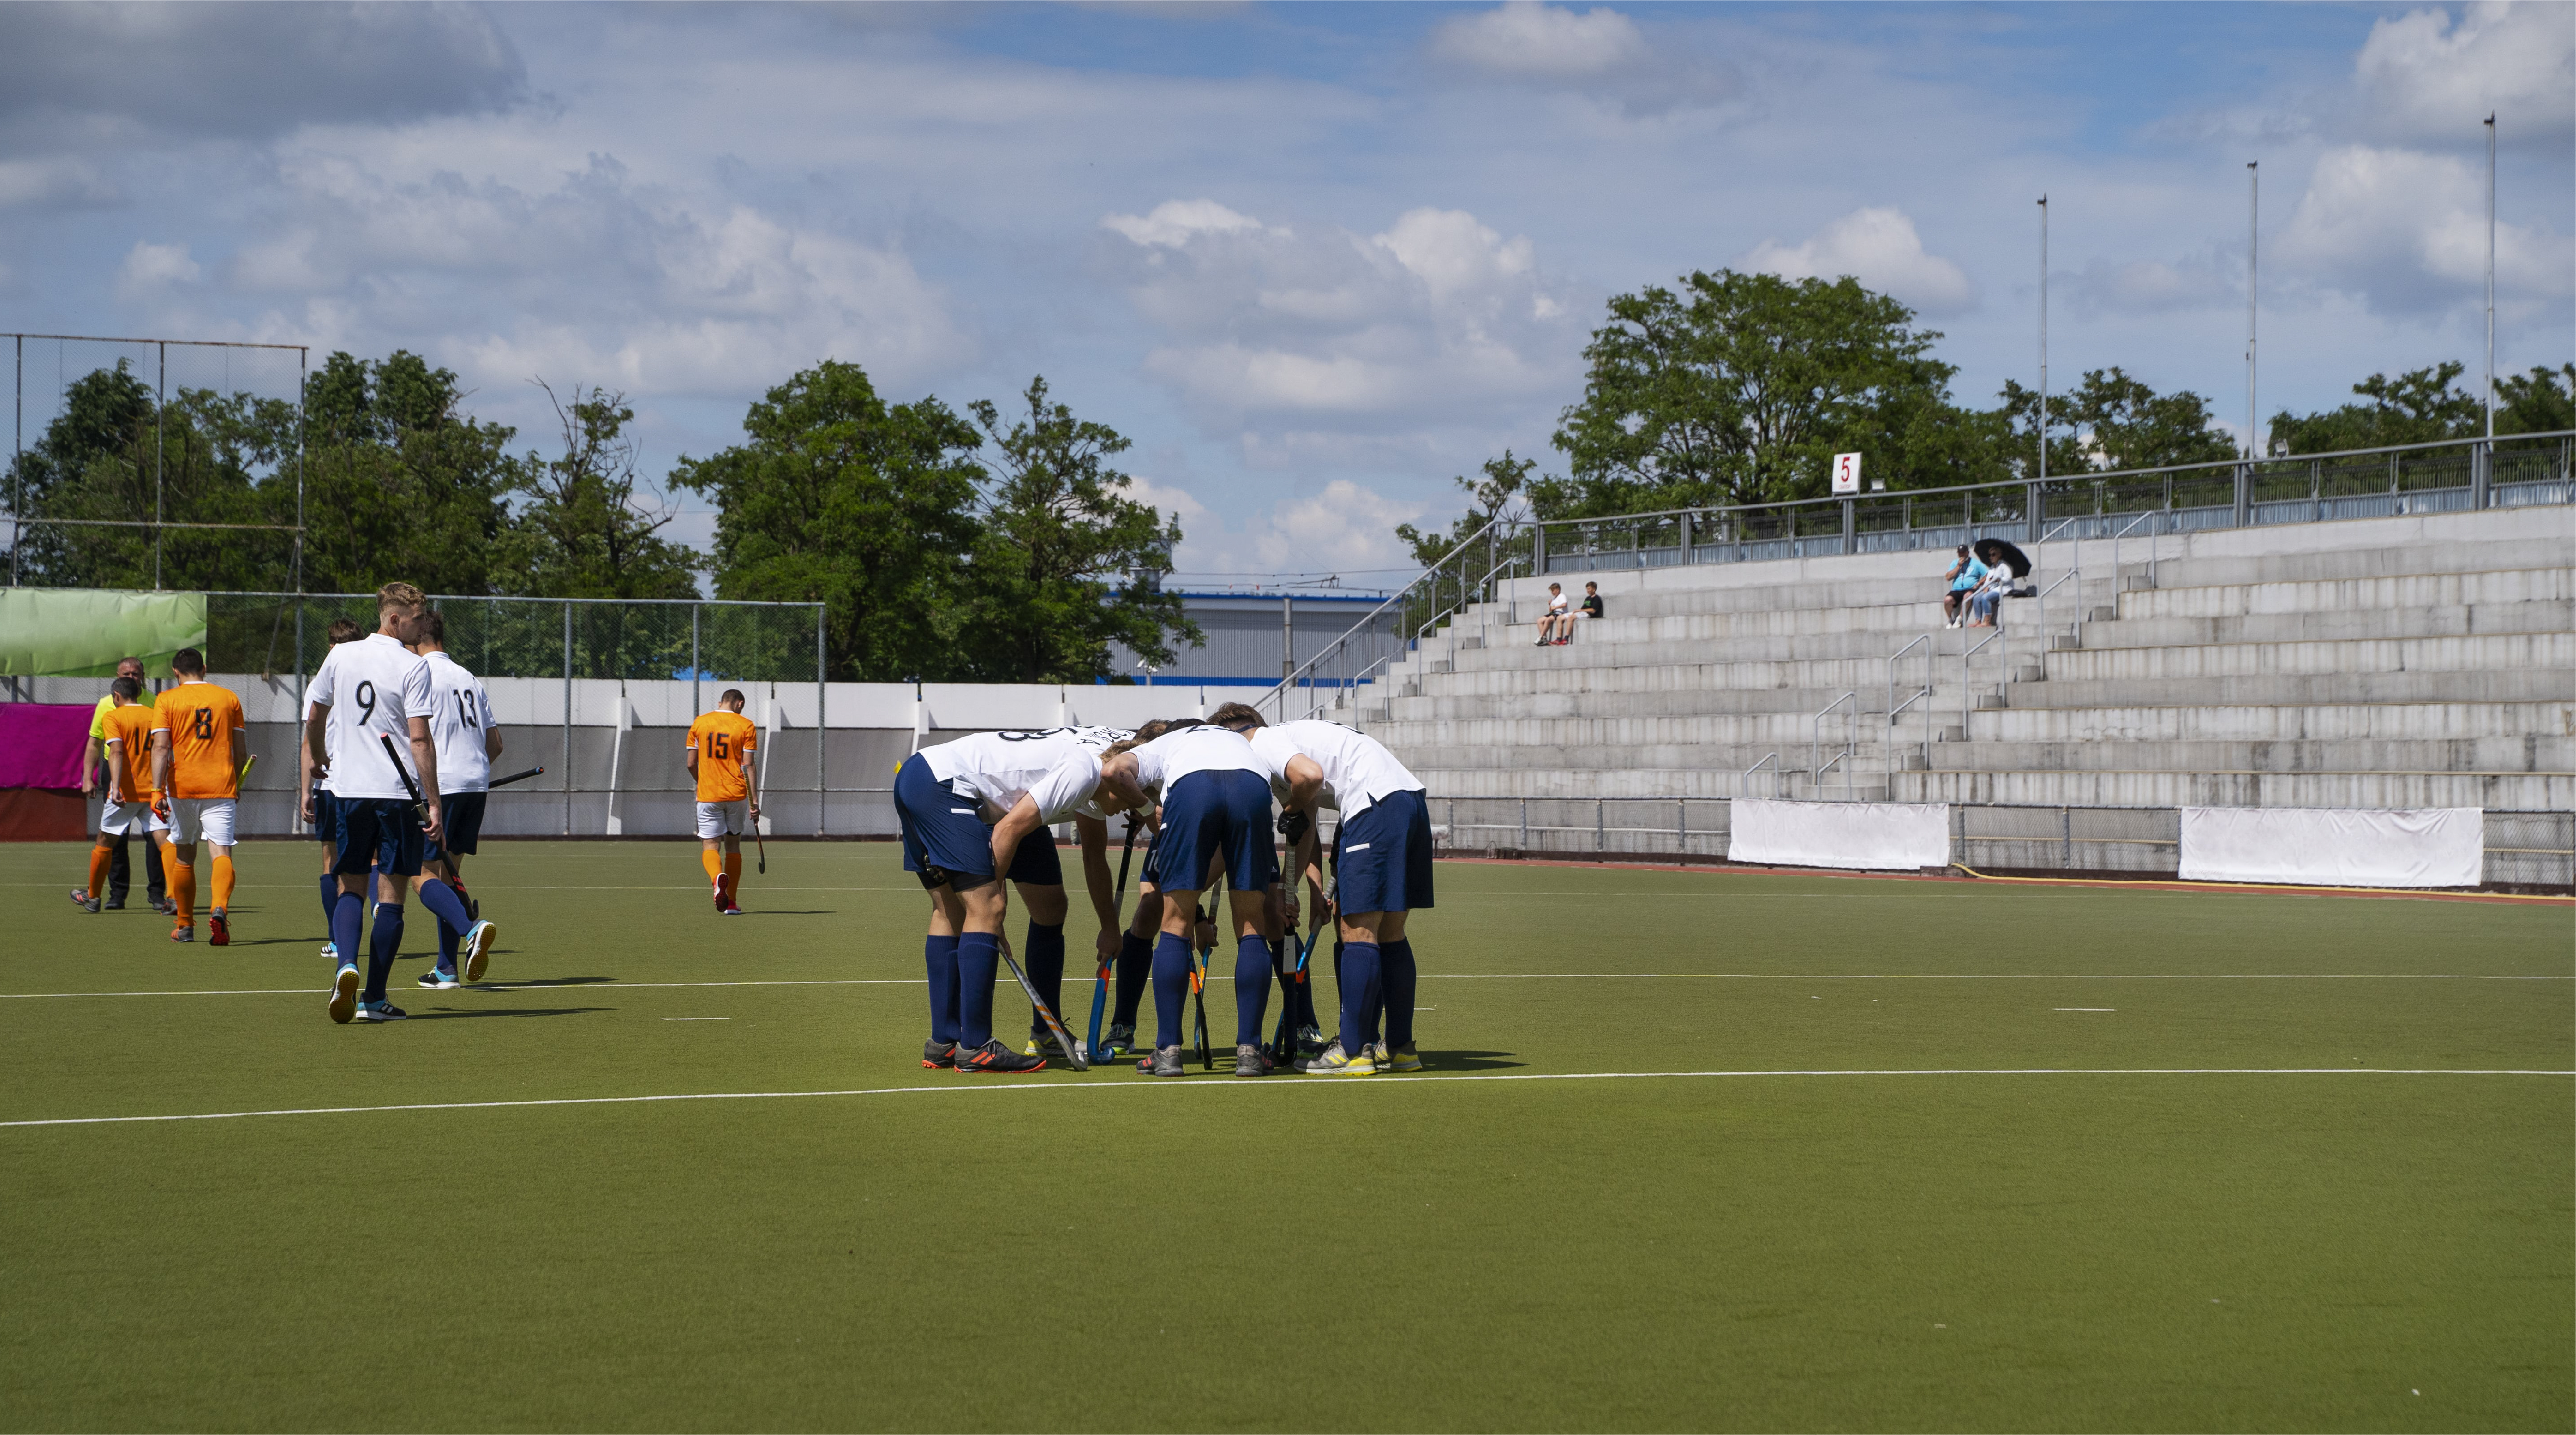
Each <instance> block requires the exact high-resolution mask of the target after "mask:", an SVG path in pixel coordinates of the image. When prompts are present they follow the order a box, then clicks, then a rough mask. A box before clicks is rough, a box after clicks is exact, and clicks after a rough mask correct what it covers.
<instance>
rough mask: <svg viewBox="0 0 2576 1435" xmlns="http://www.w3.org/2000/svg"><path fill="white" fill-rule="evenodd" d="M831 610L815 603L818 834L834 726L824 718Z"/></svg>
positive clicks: (815, 720)
mask: <svg viewBox="0 0 2576 1435" xmlns="http://www.w3.org/2000/svg"><path fill="white" fill-rule="evenodd" d="M826 612H827V610H826V609H825V607H824V606H823V605H822V604H820V603H817V604H815V605H814V835H815V836H817V837H820V836H822V835H823V829H824V826H825V822H824V817H825V806H824V804H825V801H826V799H825V798H824V795H823V794H824V792H825V790H826V789H825V788H824V785H823V745H824V744H825V743H826V742H828V741H830V740H831V736H832V726H831V724H829V723H827V722H825V721H824V720H823V704H824V701H825V699H826V696H827V694H826V692H825V682H824V680H825V678H826V677H828V676H829V673H828V670H827V667H826V659H825V657H824V647H823V619H824V616H825V613H826Z"/></svg>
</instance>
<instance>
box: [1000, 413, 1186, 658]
mask: <svg viewBox="0 0 2576 1435" xmlns="http://www.w3.org/2000/svg"><path fill="white" fill-rule="evenodd" d="M1021 399H1022V401H1023V402H1024V403H1026V404H1027V406H1028V411H1027V413H1026V415H1025V416H1018V415H1015V416H1014V417H1013V419H1012V421H1011V423H1010V425H1009V427H1008V428H1005V427H1004V426H1003V422H1002V412H1001V410H1000V409H999V408H998V407H997V406H995V405H994V404H993V403H992V402H991V401H990V400H986V399H978V400H977V401H976V402H975V403H974V405H973V406H972V411H973V413H974V415H975V422H976V425H977V426H978V427H979V428H981V429H982V430H983V433H984V437H985V440H986V442H987V444H988V446H989V447H990V449H991V450H992V452H993V455H994V459H993V464H992V467H991V468H990V469H989V470H988V471H987V474H988V476H987V478H986V480H985V481H984V482H983V483H982V484H981V485H980V486H979V487H980V494H979V505H978V507H979V516H980V518H981V519H982V523H981V527H980V530H979V531H978V533H977V535H976V539H975V543H974V547H973V550H972V554H971V558H970V560H969V562H968V563H967V564H966V566H965V568H964V570H963V572H962V573H961V574H960V575H959V576H960V577H961V579H962V580H963V596H964V597H965V600H966V602H965V616H966V619H967V621H966V622H965V624H964V626H963V627H962V628H961V630H960V632H959V635H958V636H959V646H960V649H961V651H962V653H963V655H964V656H965V658H966V661H967V663H968V665H969V668H970V670H971V672H972V673H973V675H974V676H975V677H976V678H977V679H979V680H981V681H984V682H997V683H1037V682H1091V681H1094V680H1096V679H1100V678H1105V677H1108V676H1110V665H1109V648H1110V644H1112V643H1113V642H1114V643H1118V644H1122V645H1124V646H1125V647H1126V648H1127V649H1128V650H1129V651H1130V652H1133V653H1136V654H1137V655H1139V656H1140V657H1142V658H1144V659H1145V660H1146V661H1147V662H1149V663H1152V664H1153V665H1155V666H1157V667H1161V666H1165V665H1168V664H1169V663H1170V662H1171V661H1172V647H1171V640H1172V639H1173V638H1181V639H1186V640H1188V641H1189V642H1191V643H1193V644H1195V643H1196V642H1198V641H1199V630H1198V628H1197V626H1196V625H1195V624H1193V623H1191V622H1190V621H1189V619H1188V618H1187V617H1186V616H1184V614H1183V611H1182V605H1181V599H1180V595H1179V594H1176V593H1165V592H1163V591H1162V590H1161V586H1160V584H1159V583H1153V582H1148V581H1143V575H1149V574H1150V575H1154V576H1157V577H1159V576H1160V575H1161V574H1164V573H1168V572H1170V571H1171V567H1172V560H1171V556H1170V555H1171V551H1172V547H1173V545H1175V544H1177V543H1179V542H1180V540H1181V527H1180V524H1179V523H1178V522H1176V521H1175V522H1165V521H1164V520H1163V518H1162V516H1161V515H1160V514H1158V513H1156V512H1155V511H1154V509H1153V508H1152V507H1151V506H1150V505H1148V504H1143V503H1139V502H1137V501H1136V500H1135V499H1132V498H1129V497H1127V496H1126V495H1125V493H1124V492H1123V490H1124V489H1125V488H1126V487H1127V485H1128V481H1129V480H1128V478H1127V475H1125V474H1123V473H1120V472H1118V471H1117V470H1115V469H1112V468H1110V467H1108V466H1107V464H1106V462H1105V460H1107V459H1109V458H1112V457H1114V456H1116V455H1118V454H1121V453H1124V452H1126V450H1127V448H1128V441H1127V439H1126V437H1125V436H1123V435H1121V434H1120V433H1118V432H1117V431H1116V430H1115V429H1112V428H1109V427H1108V426H1107V425H1105V424H1099V423H1094V422H1091V421H1090V420H1088V419H1078V418H1076V417H1074V414H1073V411H1072V410H1071V409H1069V408H1067V407H1066V406H1065V405H1063V404H1051V403H1049V402H1048V401H1047V386H1046V380H1045V379H1044V378H1034V379H1031V380H1030V381H1029V387H1028V390H1027V392H1025V393H1023V394H1022V395H1021ZM1122 574H1123V575H1126V577H1125V581H1124V582H1113V581H1112V575H1122Z"/></svg>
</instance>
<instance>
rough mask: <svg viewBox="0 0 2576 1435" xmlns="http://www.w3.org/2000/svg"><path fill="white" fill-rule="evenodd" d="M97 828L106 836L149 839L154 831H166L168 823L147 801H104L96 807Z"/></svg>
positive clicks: (168, 827)
mask: <svg viewBox="0 0 2576 1435" xmlns="http://www.w3.org/2000/svg"><path fill="white" fill-rule="evenodd" d="M98 830H99V832H100V833H101V835H103V836H108V837H141V838H143V839H145V840H147V841H148V840H150V839H151V836H152V834H153V833H155V832H167V831H168V830H170V824H169V823H167V822H164V821H162V820H161V814H160V813H157V812H155V811H153V810H152V804H151V803H149V802H106V801H101V802H100V803H99V807H98Z"/></svg>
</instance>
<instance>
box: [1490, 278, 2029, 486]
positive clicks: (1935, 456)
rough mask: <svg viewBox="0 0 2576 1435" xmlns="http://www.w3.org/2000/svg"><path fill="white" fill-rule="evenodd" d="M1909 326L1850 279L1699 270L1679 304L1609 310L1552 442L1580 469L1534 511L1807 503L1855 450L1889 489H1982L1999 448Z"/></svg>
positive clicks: (1893, 304)
mask: <svg viewBox="0 0 2576 1435" xmlns="http://www.w3.org/2000/svg"><path fill="white" fill-rule="evenodd" d="M1913 321H1914V312H1913V311H1912V310H1911V309H1908V308H1907V307H1906V306H1904V305H1903V304H1901V303H1898V302H1897V301H1896V300H1894V299H1891V298H1888V297H1887V296H1886V295H1883V294H1874V293H1871V292H1870V291H1869V290H1867V289H1864V288H1862V287H1861V285H1860V283H1859V281H1858V280H1855V279H1851V278H1848V277H1846V278H1842V279H1838V280H1834V281H1832V282H1830V283H1829V282H1827V281H1825V280H1822V279H1804V280H1798V281H1795V282H1792V281H1790V280H1786V279H1782V278H1779V277H1777V276H1775V275H1769V274H1738V273H1736V272H1734V271H1733V270H1725V269H1722V270H1719V271H1718V272H1717V273H1715V274H1708V273H1704V272H1699V271H1693V272H1692V273H1690V274H1689V275H1686V276H1684V278H1683V279H1682V281H1681V285H1680V288H1679V292H1675V291H1673V290H1667V289H1664V288H1661V287H1649V288H1647V289H1645V290H1644V291H1643V292H1641V293H1637V294H1622V295H1619V296H1617V297H1615V298H1613V299H1612V300H1611V301H1610V323H1608V324H1607V325H1605V326H1603V327H1602V328H1600V329H1598V330H1595V331H1594V332H1593V335H1592V342H1591V344H1590V345H1589V346H1588V347H1586V348H1585V350H1584V358H1585V361H1586V362H1587V364H1588V365H1589V366H1590V372H1589V374H1588V376H1587V378H1586V380H1585V384H1584V394H1583V400H1582V402H1580V403H1578V404H1575V405H1573V406H1572V407H1569V408H1568V409H1566V410H1565V412H1564V414H1563V415H1562V417H1561V418H1560V420H1559V425H1558V428H1557V432H1556V437H1555V441H1556V446H1557V447H1558V448H1559V449H1561V450H1563V451H1564V452H1565V454H1566V457H1567V459H1568V461H1569V466H1570V469H1571V473H1570V475H1569V476H1568V477H1567V478H1565V479H1563V480H1550V481H1546V482H1543V483H1541V484H1540V485H1537V486H1536V487H1535V488H1534V489H1533V490H1532V496H1533V498H1534V499H1535V500H1536V506H1537V508H1538V510H1539V512H1540V514H1541V515H1542V516H1544V517H1582V516H1589V515H1595V514H1613V513H1628V512H1638V511H1642V510H1648V509H1658V508H1677V507H1687V506H1695V505H1702V504H1721V503H1752V502H1765V501H1775V500H1780V499H1790V498H1804V497H1810V496H1813V495H1815V494H1818V493H1821V492H1822V491H1823V490H1824V488H1825V485H1826V481H1827V479H1826V474H1827V469H1828V466H1829V465H1830V463H1831V461H1832V455H1833V454H1835V453H1837V452H1847V451H1851V450H1854V449H1857V450H1860V451H1862V452H1864V453H1868V454H1870V456H1871V459H1872V462H1873V464H1874V467H1873V469H1872V472H1873V475H1878V474H1883V475H1886V476H1887V477H1888V478H1889V479H1890V486H1891V487H1894V486H1905V487H1920V486H1926V485H1930V484H1942V483H1954V482H1965V481H1973V480H1974V477H1976V476H1979V475H1983V474H1985V473H1988V472H1990V471H1992V470H1993V469H1994V467H1995V460H1994V458H1993V456H1992V454H1991V444H1989V443H1984V442H1980V441H1978V437H1977V436H1978V434H1979V432H1980V429H1979V428H1978V426H1976V425H1962V424H1961V423H1960V421H1959V419H1958V418H1957V416H1956V415H1955V412H1954V411H1952V410H1951V406H1950V401H1949V389H1948V385H1949V381H1950V377H1951V375H1952V374H1953V373H1954V372H1955V370H1954V369H1953V368H1952V367H1951V366H1950V365H1948V364H1945V363H1942V362H1941V361H1939V360H1937V359H1935V358H1933V357H1931V347H1932V342H1933V341H1934V340H1935V339H1938V338H1940V337H1941V336H1940V335H1939V334H1938V333H1936V332H1934V331H1931V330H1928V329H1916V328H1914V327H1912V325H1913Z"/></svg>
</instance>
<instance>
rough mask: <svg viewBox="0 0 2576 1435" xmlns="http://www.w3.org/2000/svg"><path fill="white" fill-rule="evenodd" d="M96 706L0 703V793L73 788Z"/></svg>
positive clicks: (79, 776) (78, 781) (78, 780)
mask: <svg viewBox="0 0 2576 1435" xmlns="http://www.w3.org/2000/svg"><path fill="white" fill-rule="evenodd" d="M96 710H97V709H96V705H95V704H85V703H84V704H73V703H0V787H78V786H80V780H81V771H80V769H81V752H82V750H83V749H84V748H86V747H87V746H88V744H89V721H90V715H91V714H92V713H93V712H95V711H96Z"/></svg>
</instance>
